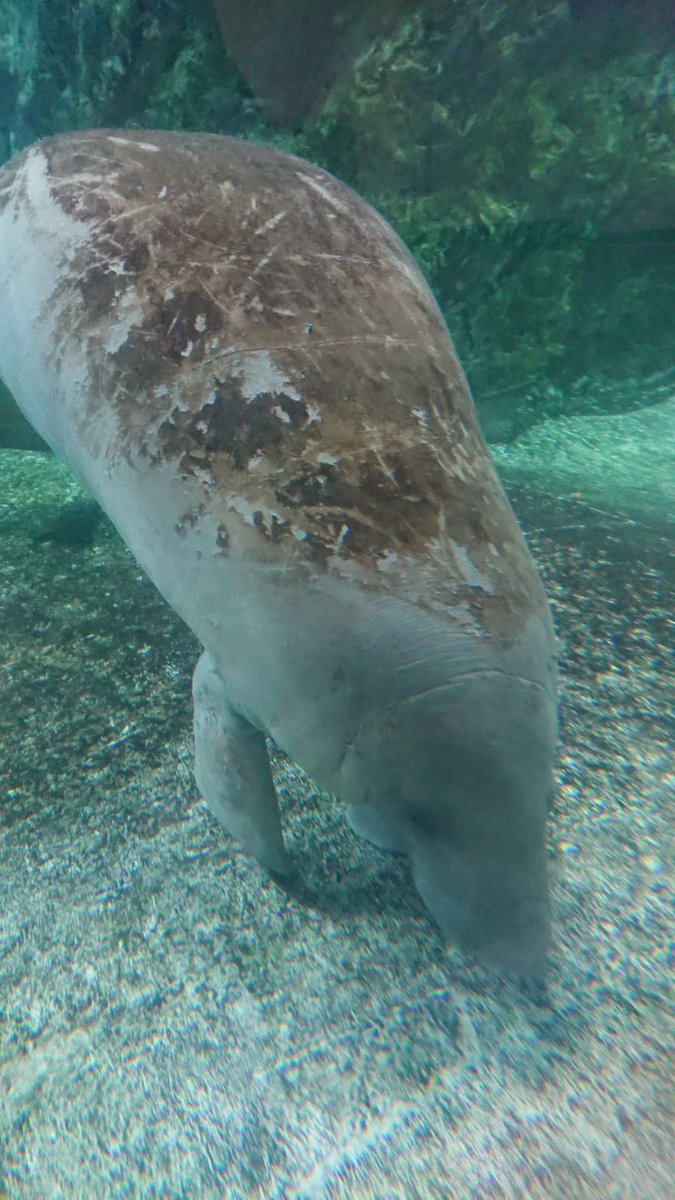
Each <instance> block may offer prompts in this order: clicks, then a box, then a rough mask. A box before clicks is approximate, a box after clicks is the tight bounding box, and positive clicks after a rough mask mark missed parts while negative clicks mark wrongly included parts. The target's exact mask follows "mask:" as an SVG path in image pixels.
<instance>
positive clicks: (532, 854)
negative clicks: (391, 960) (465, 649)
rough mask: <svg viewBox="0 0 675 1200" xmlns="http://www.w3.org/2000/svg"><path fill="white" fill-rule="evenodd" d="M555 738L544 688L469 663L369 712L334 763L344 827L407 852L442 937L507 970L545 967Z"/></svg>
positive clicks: (535, 972)
mask: <svg viewBox="0 0 675 1200" xmlns="http://www.w3.org/2000/svg"><path fill="white" fill-rule="evenodd" d="M555 738H556V718H555V701H554V697H553V696H552V695H551V693H550V691H549V690H548V689H546V688H545V687H544V686H543V685H541V684H538V683H537V684H535V683H532V682H530V681H528V680H525V679H521V678H517V677H512V676H507V675H506V674H504V673H502V672H499V671H477V672H474V673H470V674H467V675H466V676H464V677H462V678H458V679H456V680H455V681H451V682H449V683H448V685H447V686H445V687H441V688H434V689H433V690H432V691H431V692H429V693H427V694H424V695H420V696H418V697H411V698H410V699H407V700H405V701H404V702H402V703H398V704H396V705H393V706H392V707H391V708H390V709H385V710H384V711H381V712H380V713H379V714H372V715H371V716H370V717H369V718H368V719H367V720H366V721H365V722H364V723H363V725H362V727H361V730H360V733H359V737H358V739H357V741H356V742H355V744H354V746H353V747H352V748H351V751H350V753H349V755H348V756H346V759H345V764H344V770H345V772H346V774H347V775H348V776H349V779H348V781H347V788H346V790H345V795H346V798H347V800H348V805H349V816H350V820H351V822H352V824H353V826H354V828H355V829H356V830H357V831H358V832H360V833H362V834H364V835H365V836H367V837H370V838H371V840H372V841H374V842H376V843H378V844H379V845H381V846H383V847H386V848H389V849H400V850H404V851H405V852H407V853H408V854H409V856H410V859H411V862H412V868H413V873H414V878H415V883H416V885H417V888H418V891H419V893H420V895H421V896H422V899H423V900H424V902H425V904H426V905H427V907H428V908H429V909H430V911H431V913H432V914H433V916H434V917H435V918H436V920H437V922H438V924H439V925H440V926H441V928H442V929H443V931H444V932H445V933H446V934H447V936H448V938H449V939H450V940H451V941H453V942H458V943H459V944H460V945H461V946H462V947H464V948H465V949H467V950H469V951H470V952H473V953H475V954H477V955H478V956H479V957H481V958H484V959H486V960H488V961H490V962H492V963H494V964H495V965H496V966H497V967H498V968H500V969H502V970H505V971H507V972H509V973H513V974H517V975H529V976H541V975H542V974H543V973H544V971H545V962H546V952H547V947H548V944H549V903H548V891H547V882H546V845H545V824H546V813H547V807H548V802H549V799H550V795H551V790H552V762H553V756H554V748H555Z"/></svg>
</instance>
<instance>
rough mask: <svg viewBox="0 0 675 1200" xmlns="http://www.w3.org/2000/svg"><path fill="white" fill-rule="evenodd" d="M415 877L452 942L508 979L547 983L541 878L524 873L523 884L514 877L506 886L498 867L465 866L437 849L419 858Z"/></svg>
mask: <svg viewBox="0 0 675 1200" xmlns="http://www.w3.org/2000/svg"><path fill="white" fill-rule="evenodd" d="M508 870H509V873H510V874H511V873H512V870H513V868H512V867H510V868H508ZM413 871H414V877H415V883H416V885H417V889H418V891H419V893H420V895H421V897H422V899H423V900H424V902H425V904H426V905H427V908H428V909H429V910H430V912H431V914H432V916H433V917H435V919H436V921H437V922H438V924H439V925H440V927H441V929H442V930H443V932H444V933H445V934H446V935H447V937H448V939H449V940H450V941H451V942H455V943H457V944H459V945H460V946H461V947H462V948H463V949H464V950H466V951H467V952H469V953H470V954H475V955H476V957H478V958H480V959H482V960H483V961H485V962H488V963H491V964H492V965H493V966H495V967H496V968H497V969H498V970H500V971H505V972H506V973H508V974H510V975H522V976H528V977H530V978H539V979H541V978H543V976H544V975H545V974H546V969H547V955H548V950H549V947H550V941H551V932H550V916H549V902H548V894H547V886H546V879H545V876H544V875H543V872H537V871H535V872H534V873H533V872H532V870H531V867H530V870H528V871H526V870H525V868H523V875H522V878H516V879H515V880H514V879H513V876H512V874H511V879H510V880H507V881H506V882H505V881H504V880H503V879H500V864H499V862H476V863H474V864H473V865H471V864H467V862H466V861H458V859H457V856H456V855H453V854H452V853H449V852H444V850H443V848H442V847H439V846H436V847H430V848H429V850H428V852H427V853H423V852H422V853H420V852H417V853H416V854H415V855H414V857H413ZM537 876H538V878H537Z"/></svg>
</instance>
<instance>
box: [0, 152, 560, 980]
mask: <svg viewBox="0 0 675 1200" xmlns="http://www.w3.org/2000/svg"><path fill="white" fill-rule="evenodd" d="M0 376H2V378H3V380H4V382H5V384H6V386H7V387H8V388H9V390H10V392H11V393H12V394H13V396H14V397H15V399H16V401H17V403H18V404H19V406H20V408H21V410H22V411H23V413H24V414H25V415H26V416H27V418H28V419H29V420H30V422H31V424H32V425H33V426H34V427H35V428H36V430H37V431H38V433H39V434H40V435H41V437H43V438H44V439H45V440H46V442H47V443H48V444H49V445H50V446H51V447H52V449H53V450H54V451H55V452H56V453H57V454H58V455H60V456H61V457H62V458H63V459H64V460H65V461H66V462H68V463H69V464H70V466H71V467H72V468H73V470H74V471H75V472H76V474H77V475H78V476H79V477H80V478H81V479H82V480H83V481H84V482H85V483H86V484H87V485H88V486H89V488H90V489H91V490H92V491H93V492H94V494H95V495H96V496H97V497H98V499H99V500H100V502H101V504H102V505H103V507H104V509H105V510H106V511H107V513H108V514H109V515H110V517H111V518H112V520H113V521H114V522H115V524H116V525H117V527H118V529H119V531H120V533H121V535H122V537H123V538H124V539H125V541H126V542H127V544H128V545H129V547H130V549H131V550H132V551H133V553H134V554H135V555H136V557H137V558H138V560H139V562H140V563H141V564H142V565H143V567H144V568H145V570H146V571H147V572H148V574H149V575H150V577H151V578H152V579H153V581H154V582H155V584H156V585H157V587H158V588H159V589H160V591H161V592H162V593H163V595H164V596H165V597H166V599H167V600H168V602H169V603H170V604H171V605H173V607H174V608H175V609H176V611H177V612H178V613H179V614H180V615H181V616H182V617H183V618H184V619H185V621H186V622H187V623H188V624H189V625H190V627H191V628H192V629H193V630H194V632H195V633H196V634H197V636H198V637H199V639H200V640H201V642H202V644H203V646H204V653H203V655H202V657H201V659H200V661H199V663H198V665H197V668H196V671H195V677H194V699H195V741H196V764H195V767H196V778H197V783H198V786H199V788H200V790H201V792H202V794H203V795H204V796H205V798H206V799H207V800H208V802H209V804H210V806H211V807H212V809H213V811H214V812H215V813H216V815H217V816H218V817H219V818H220V820H221V821H222V822H223V824H224V825H225V827H226V828H227V829H228V831H229V832H230V833H231V834H232V836H233V837H235V838H237V839H238V840H239V841H240V843H241V844H242V846H243V847H244V848H245V849H246V850H247V851H249V852H250V853H251V854H252V855H254V856H255V857H256V858H257V859H258V861H259V862H260V863H262V864H263V865H264V866H265V867H267V868H269V869H270V870H273V871H277V872H282V873H283V872H288V871H289V870H290V869H291V863H290V862H289V858H288V855H287V853H286V851H285V849H284V845H283V839H282V833H281V827H280V820H279V812H278V806H277V800H276V796H275V792H274V786H273V783H272V777H271V772H270V765H269V762H268V758H267V752H266V748H265V740H264V735H265V734H266V733H267V734H269V735H271V736H272V737H273V739H274V740H275V742H276V743H277V744H278V745H279V746H280V747H281V748H282V749H283V750H284V751H286V753H287V754H288V755H289V756H290V757H291V758H293V759H294V760H295V761H297V762H298V763H299V764H300V765H301V766H302V767H303V768H304V769H305V770H306V771H308V772H309V774H310V775H312V776H313V777H314V778H315V780H316V781H317V783H319V784H321V785H322V786H324V787H325V788H328V789H330V790H332V791H334V792H335V793H337V794H338V795H339V796H340V797H341V799H342V800H343V801H344V802H345V804H346V807H347V812H348V816H349V819H350V821H351V823H352V824H353V826H354V828H355V829H356V830H357V831H358V832H360V833H362V834H363V835H364V836H365V837H367V838H370V839H371V840H372V841H373V842H375V843H376V844H378V845H380V846H382V847H384V848H387V849H390V850H396V851H402V852H404V853H405V854H407V855H408V856H409V857H410V861H411V864H412V869H413V872H414V877H415V881H416V884H417V887H418V889H419V892H420V894H421V896H422V897H423V899H424V901H425V903H426V904H427V906H428V907H429V909H430V911H431V912H432V913H433V915H434V917H435V918H436V920H437V921H438V923H439V924H440V926H441V927H442V928H443V930H445V931H446V933H447V935H448V937H449V938H451V939H453V940H457V941H459V942H460V943H461V944H462V945H463V946H465V947H467V948H469V949H470V950H473V951H477V952H478V953H480V954H482V955H483V956H484V957H486V958H488V959H490V960H491V961H493V962H494V963H496V964H497V965H498V966H499V967H502V968H505V969H508V970H511V971H516V972H523V973H539V972H540V971H541V970H542V969H543V965H544V962H545V958H546V949H547V944H548V938H549V929H548V900H547V886H546V871H545V820H546V806H547V800H548V797H549V794H550V791H551V773H552V761H553V754H554V747H555V737H556V718H555V652H554V638H553V632H552V627H551V622H550V617H549V612H548V606H547V603H546V598H545V596H544V593H543V589H542V586H541V583H540V580H539V577H538V575H537V573H536V570H535V568H534V565H533V563H532V560H531V558H530V555H529V552H528V550H527V547H526V545H525V543H524V541H523V539H522V536H521V534H520V532H519V530H518V527H517V524H516V522H515V519H514V517H513V513H512V512H511V509H510V507H509V505H508V501H507V500H506V498H505V496H504V494H503V492H502V490H501V488H500V486H499V483H498V481H497V479H496V477H495V474H494V471H493V468H492V465H491V463H490V459H489V455H488V452H487V449H486V447H485V444H484V442H483V440H482V437H481V435H480V431H479V429H478V426H477V422H476V418H475V413H474V410H473V404H472V402H471V398H470V395H469V392H468V389H467V386H466V381H465V379H464V376H463V374H462V372H461V368H460V367H459V365H458V363H457V360H456V358H455V356H454V352H453V348H452V344H451V342H450V340H449V338H448V335H447V332H446V330H445V327H444V325H443V322H442V319H441V317H440V314H439V312H438V309H437V308H436V305H435V303H434V301H433V298H432V297H431V296H430V294H429V292H428V289H427V288H426V285H425V284H424V281H423V279H422V277H421V276H420V274H419V272H418V271H417V268H416V267H415V265H414V263H413V262H412V260H411V259H410V257H409V256H408V255H407V253H406V251H405V250H404V248H403V247H402V246H401V244H400V243H399V242H398V240H397V239H396V237H395V235H394V234H393V233H392V231H391V230H390V229H389V227H388V226H387V225H386V223H385V222H383V221H382V219H381V218H380V217H379V216H378V215H377V214H376V213H375V212H374V211H373V210H372V209H371V208H369V206H368V205H366V204H365V203H364V202H363V201H361V200H360V199H359V198H358V197H357V196H355V195H354V193H352V192H351V191H350V190H349V189H348V188H346V187H344V186H343V185H342V184H340V183H338V182H337V181H336V180H334V179H333V178H332V177H331V176H329V175H327V174H326V173H325V172H322V171H319V170H318V169H317V168H314V167H311V166H310V165H309V164H306V163H303V162H301V161H300V160H298V159H294V158H291V157H289V156H285V155H280V154H277V153H275V152H273V151H270V150H267V149H266V148H264V147H260V146H251V145H247V144H246V143H238V142H235V141H231V140H230V139H227V138H217V137H212V136H207V135H184V134H156V133H146V132H143V133H132V132H128V131H120V132H114V131H88V132H84V133H80V134H72V135H68V136H65V137H62V138H55V139H49V140H48V141H46V142H44V143H40V144H38V146H36V147H33V148H32V149H30V150H29V151H27V152H24V154H22V155H21V156H19V157H18V158H17V159H15V160H13V161H12V162H10V163H9V164H7V165H6V166H5V167H4V168H3V169H2V171H0Z"/></svg>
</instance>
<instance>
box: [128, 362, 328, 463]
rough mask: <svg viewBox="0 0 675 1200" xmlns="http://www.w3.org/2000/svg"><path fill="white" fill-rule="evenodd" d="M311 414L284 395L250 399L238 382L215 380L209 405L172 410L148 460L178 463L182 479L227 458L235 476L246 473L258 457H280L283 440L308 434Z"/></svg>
mask: <svg viewBox="0 0 675 1200" xmlns="http://www.w3.org/2000/svg"><path fill="white" fill-rule="evenodd" d="M307 421H308V413H307V408H306V406H305V404H304V403H303V401H302V400H296V399H294V398H293V397H291V396H288V395H286V393H285V392H261V393H259V394H258V395H254V396H252V397H250V398H247V397H246V396H245V395H244V393H243V391H242V388H241V383H240V381H239V380H238V379H235V378H232V379H226V380H215V381H214V388H213V393H212V395H211V397H210V399H209V400H208V401H207V402H206V403H205V404H204V405H203V407H202V408H200V409H199V411H198V412H196V413H194V414H192V413H185V412H183V411H182V410H181V409H179V408H177V407H176V408H174V409H173V410H172V411H171V413H170V414H169V417H168V418H167V420H166V421H163V422H162V424H161V425H160V427H159V429H158V430H157V434H156V436H155V438H154V439H153V440H154V446H155V449H154V453H153V451H150V452H149V453H150V456H151V457H154V458H155V459H156V460H159V459H160V458H161V459H162V460H166V459H176V460H178V464H179V467H180V471H181V473H182V474H184V475H189V474H191V473H193V472H194V470H195V468H196V467H203V465H204V462H205V461H207V460H208V461H211V460H212V459H213V458H214V457H217V456H219V455H223V454H224V455H227V457H228V459H229V460H230V463H231V466H232V467H233V468H234V469H235V470H236V471H245V470H246V469H247V468H248V466H249V463H250V461H251V459H252V458H253V457H254V456H255V455H256V454H258V453H262V454H268V455H269V454H270V453H272V454H274V455H275V456H278V454H279V453H280V451H281V450H282V449H283V445H284V441H285V439H287V438H289V437H291V436H292V434H293V433H294V432H295V431H297V430H298V429H301V430H305V429H306V426H307Z"/></svg>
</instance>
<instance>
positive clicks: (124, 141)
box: [108, 133, 159, 167]
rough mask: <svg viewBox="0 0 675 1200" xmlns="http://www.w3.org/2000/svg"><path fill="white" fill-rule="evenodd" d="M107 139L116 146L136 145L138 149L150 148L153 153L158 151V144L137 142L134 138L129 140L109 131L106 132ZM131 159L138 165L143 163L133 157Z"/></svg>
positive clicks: (140, 165)
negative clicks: (115, 135)
mask: <svg viewBox="0 0 675 1200" xmlns="http://www.w3.org/2000/svg"><path fill="white" fill-rule="evenodd" d="M108 141H109V142H115V144H116V145H117V146H137V147H138V149H139V150H150V151H152V153H153V154H158V153H159V146H155V145H153V143H152V142H138V141H136V139H134V140H133V141H131V139H130V138H123V137H114V136H113V135H112V134H110V133H109V134H108ZM132 161H133V162H135V163H136V165H137V166H139V167H142V166H143V163H141V162H138V161H137V159H133V160H132Z"/></svg>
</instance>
